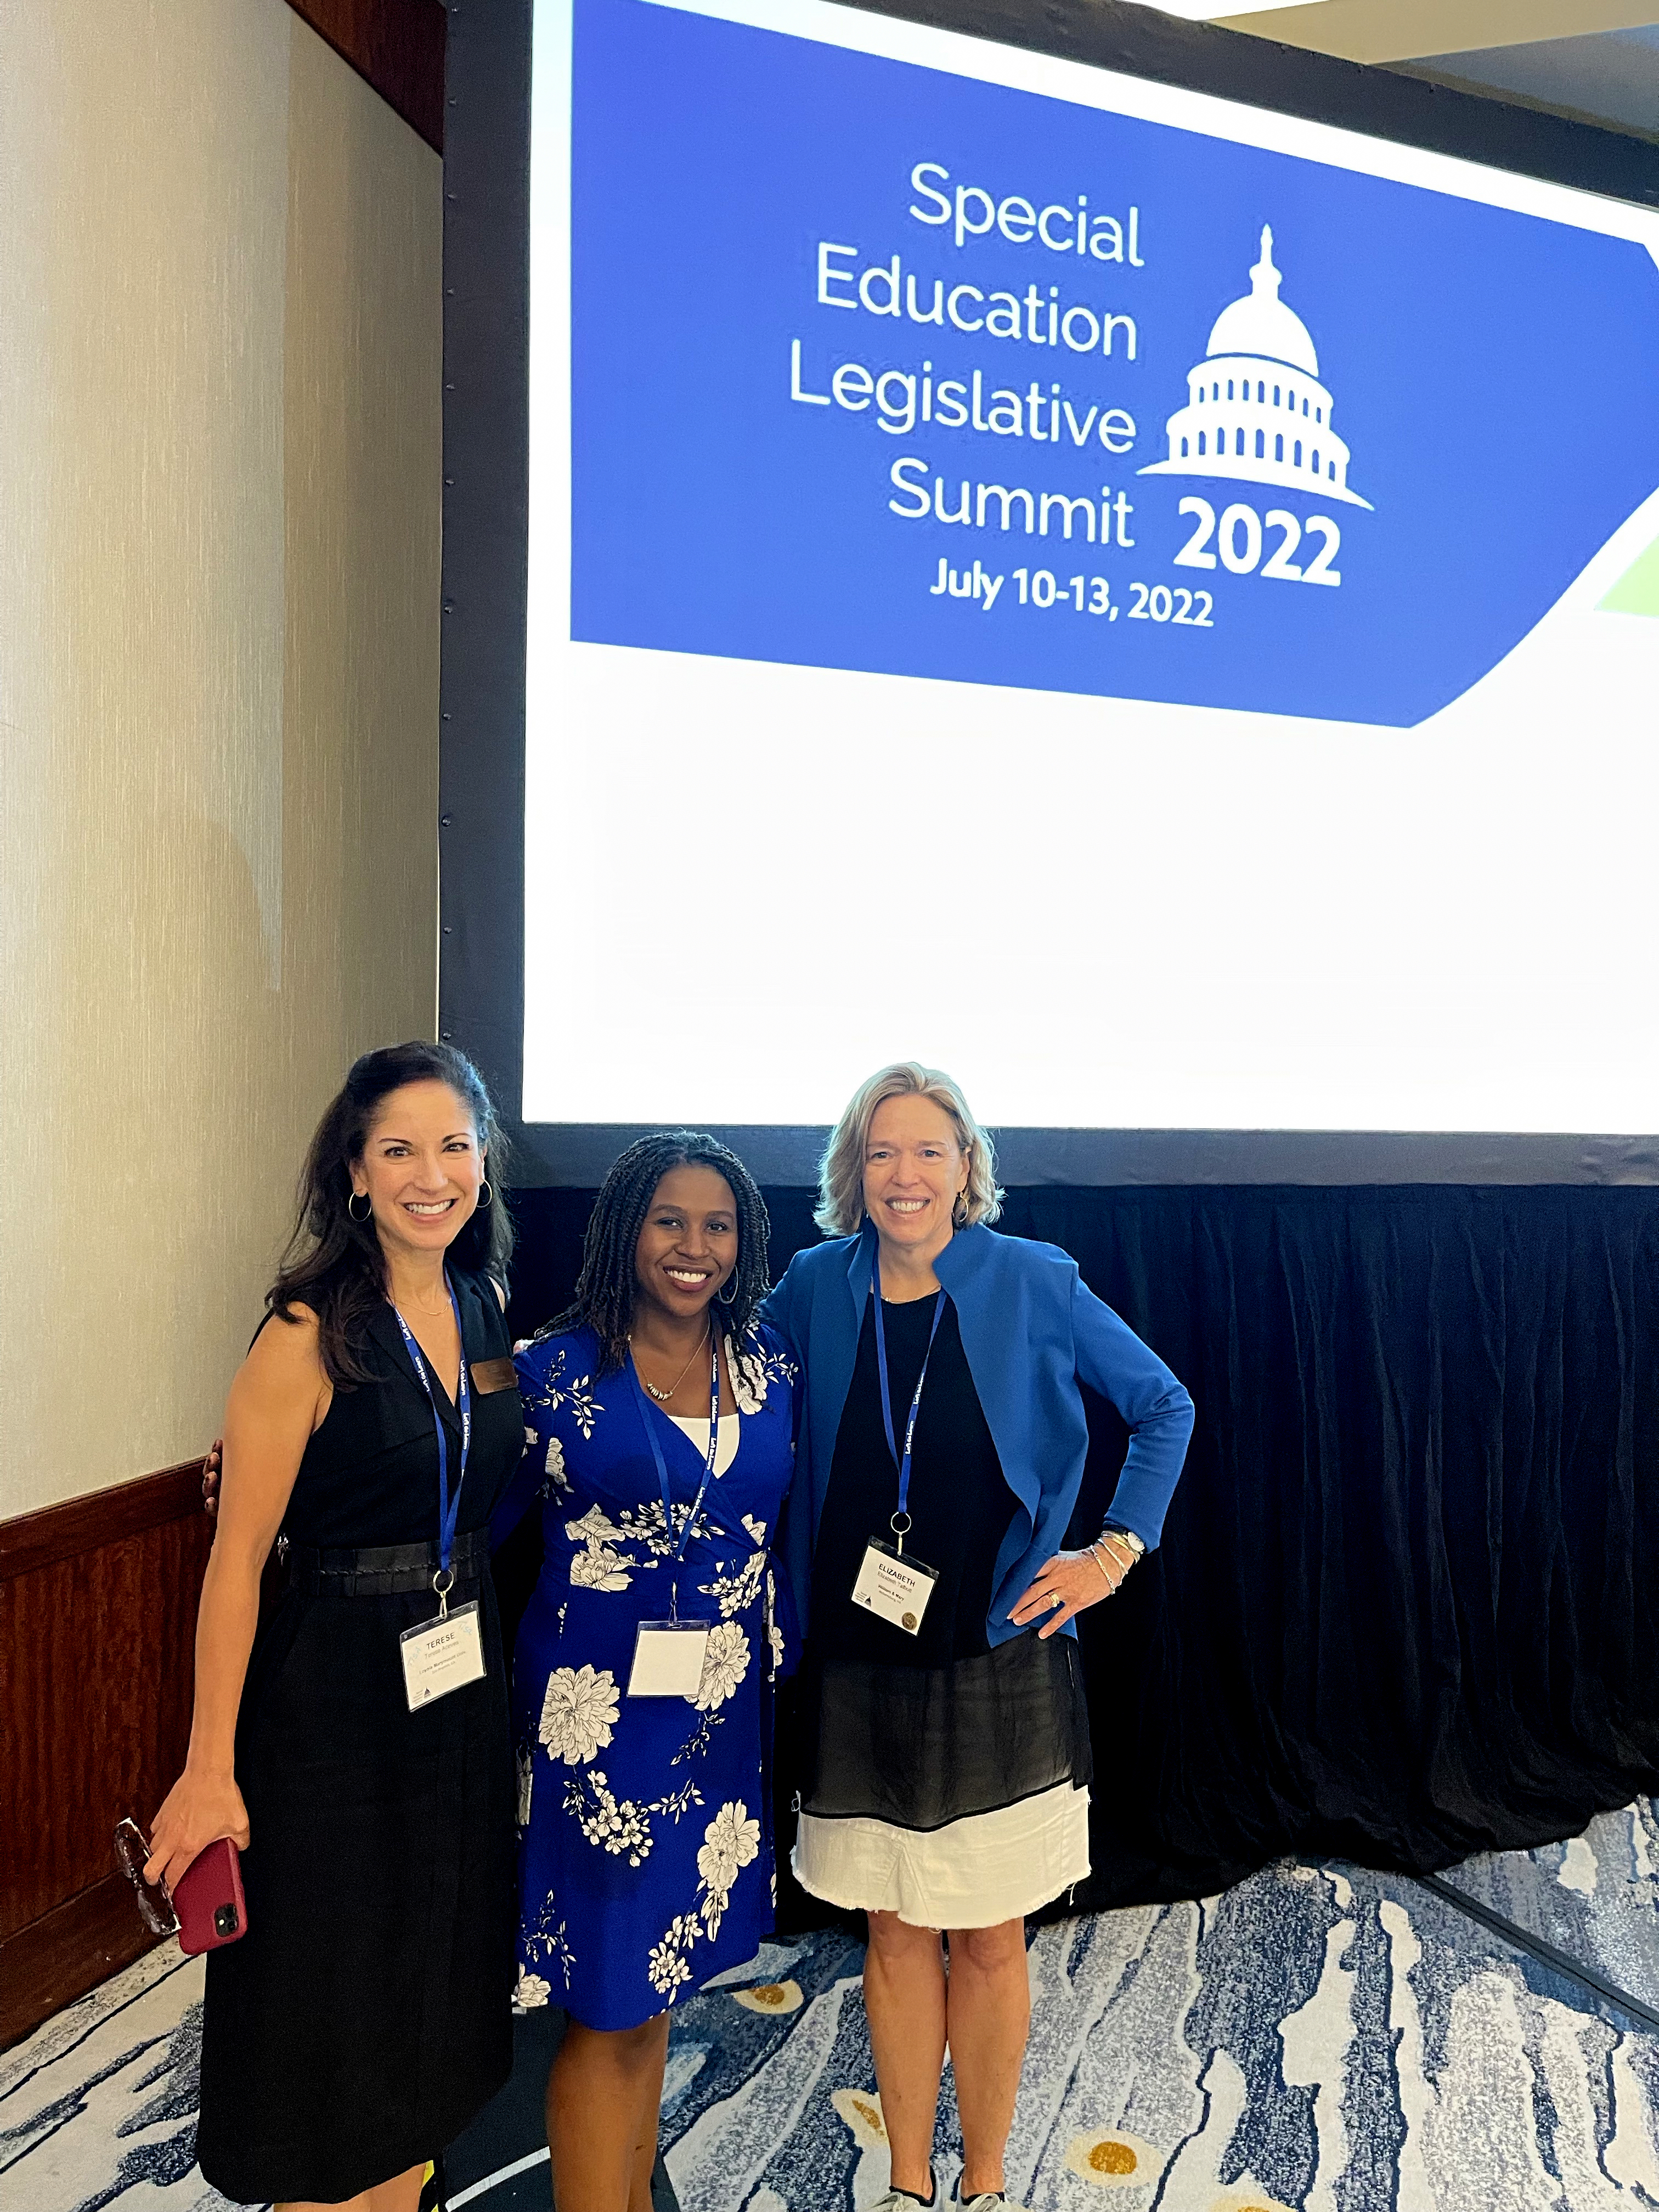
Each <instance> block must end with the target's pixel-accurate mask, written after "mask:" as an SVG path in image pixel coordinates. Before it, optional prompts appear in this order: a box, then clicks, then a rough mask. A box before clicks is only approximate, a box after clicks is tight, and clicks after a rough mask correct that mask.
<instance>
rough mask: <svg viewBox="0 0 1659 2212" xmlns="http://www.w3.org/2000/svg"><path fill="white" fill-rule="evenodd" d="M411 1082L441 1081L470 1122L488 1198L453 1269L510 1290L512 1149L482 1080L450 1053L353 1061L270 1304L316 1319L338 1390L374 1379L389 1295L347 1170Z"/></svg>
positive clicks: (418, 1042)
mask: <svg viewBox="0 0 1659 2212" xmlns="http://www.w3.org/2000/svg"><path fill="white" fill-rule="evenodd" d="M409 1083H445V1084H447V1085H448V1086H449V1088H450V1089H451V1090H452V1091H453V1092H454V1093H455V1096H456V1097H458V1098H459V1100H460V1101H461V1102H462V1103H463V1104H464V1105H465V1107H466V1109H467V1110H468V1112H469V1113H470V1114H471V1116H472V1127H473V1129H474V1131H475V1133H476V1134H477V1139H478V1144H479V1146H480V1149H481V1150H483V1151H484V1152H487V1153H488V1155H489V1158H488V1159H487V1161H486V1163H485V1166H486V1170H487V1173H488V1176H489V1188H490V1191H491V1193H492V1200H491V1202H490V1203H489V1205H486V1206H478V1207H477V1208H475V1209H474V1211H473V1212H472V1213H471V1214H470V1215H469V1216H468V1218H467V1219H466V1220H465V1222H464V1223H463V1224H462V1225H461V1227H460V1229H459V1231H457V1233H456V1237H455V1241H454V1242H453V1244H451V1246H450V1247H449V1253H448V1258H449V1261H450V1263H451V1264H452V1265H453V1266H454V1267H456V1268H457V1269H459V1270H460V1271H461V1272H463V1273H468V1274H485V1275H489V1276H490V1277H491V1278H492V1279H494V1280H495V1282H497V1283H499V1284H500V1285H501V1288H502V1289H503V1290H505V1289H506V1288H507V1262H508V1261H509V1260H510V1259H511V1258H512V1256H513V1221H512V1217H511V1216H510V1215H509V1213H508V1212H507V1202H506V1200H505V1197H504V1196H503V1182H504V1177H505V1170H506V1167H507V1139H506V1137H505V1136H504V1134H503V1133H502V1131H501V1125H500V1123H499V1122H498V1121H496V1119H495V1107H494V1106H493V1105H492V1104H491V1103H490V1098H489V1091H486V1090H485V1088H484V1085H483V1077H482V1076H481V1075H480V1074H479V1073H478V1071H477V1068H476V1067H474V1066H473V1065H472V1063H471V1060H468V1059H467V1057H466V1055H465V1054H464V1053H459V1052H457V1051H456V1050H455V1048H454V1047H453V1045H447V1044H428V1042H426V1041H425V1040H424V1039H423V1038H418V1037H417V1038H416V1039H415V1040H414V1041H413V1042H411V1043H409V1044H391V1045H385V1046H382V1048H380V1050H379V1051H378V1052H366V1053H364V1054H363V1055H362V1058H361V1059H360V1060H354V1061H353V1063H352V1066H351V1071H350V1073H349V1074H348V1076H347V1077H346V1079H345V1081H344V1083H343V1085H341V1087H340V1089H339V1091H337V1094H336V1095H335V1097H333V1098H332V1099H331V1100H330V1102H329V1103H328V1106H327V1107H326V1109H325V1111H324V1114H323V1118H322V1120H321V1121H319V1123H318V1124H317V1133H316V1134H315V1135H314V1136H313V1138H312V1140H311V1145H310V1148H309V1150H308V1151H307V1153H306V1160H305V1165H304V1167H303V1168H301V1170H300V1190H299V1206H298V1212H297V1215H296V1218H295V1224H294V1229H293V1233H292V1234H291V1235H290V1237H289V1241H288V1248H287V1249H286V1250H285V1251H284V1253H283V1257H282V1261H281V1262H280V1264H279V1265H278V1267H277V1270H276V1281H275V1282H274V1283H273V1284H272V1285H271V1286H270V1290H268V1291H266V1293H265V1305H266V1307H267V1309H268V1310H269V1311H270V1313H272V1314H274V1315H275V1316H276V1318H277V1319H278V1320H279V1321H286V1322H291V1321H293V1320H294V1318H295V1314H294V1308H295V1305H296V1304H304V1305H307V1306H308V1307H310V1309H311V1310H312V1311H313V1313H314V1314H315V1315H316V1316H317V1349H318V1352H319V1356H320V1358H321V1359H322V1363H323V1371H324V1373H325V1375H326V1376H328V1379H329V1381H330V1382H331V1383H333V1384H334V1386H335V1388H336V1389H348V1390H349V1389H350V1388H351V1387H352V1385H353V1384H354V1383H367V1382H369V1381H371V1380H372V1379H373V1377H372V1376H371V1374H370V1372H369V1370H368V1367H366V1366H365V1364H363V1357H362V1355H363V1352H364V1350H365V1348H366V1344H367V1334H368V1317H369V1315H370V1314H371V1313H372V1311H373V1310H374V1308H375V1307H376V1306H377V1305H379V1304H380V1301H381V1300H382V1299H383V1298H384V1297H386V1255H385V1254H384V1253H383V1252H382V1251H381V1249H380V1237H378V1236H377V1234H376V1233H375V1229H374V1217H373V1216H372V1215H371V1216H370V1217H369V1218H368V1220H366V1221H359V1220H357V1219H356V1218H354V1216H353V1214H352V1212H351V1207H350V1200H351V1170H352V1168H353V1167H354V1166H355V1165H356V1163H357V1162H358V1161H359V1160H361V1159H362V1156H363V1147H364V1146H365V1145H366V1144H367V1143H368V1133H369V1131H370V1129H371V1128H372V1127H373V1126H374V1115H375V1109H377V1108H378V1107H379V1105H380V1101H381V1100H382V1099H383V1098H386V1097H390V1095H391V1094H392V1091H401V1090H402V1089H403V1087H404V1085H405V1084H409Z"/></svg>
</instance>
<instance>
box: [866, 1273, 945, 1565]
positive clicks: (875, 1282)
mask: <svg viewBox="0 0 1659 2212" xmlns="http://www.w3.org/2000/svg"><path fill="white" fill-rule="evenodd" d="M871 1276H872V1288H873V1290H874V1291H875V1294H876V1365H877V1367H878V1369H879V1370H880V1372H881V1425H882V1426H883V1427H884V1429H885V1430H886V1431H887V1449H888V1450H889V1451H890V1452H891V1454H892V1455H893V1464H894V1466H895V1467H896V1468H897V1469H898V1479H899V1488H898V1510H897V1512H896V1513H895V1514H894V1516H893V1518H892V1521H891V1522H890V1527H891V1528H892V1530H893V1533H894V1534H895V1535H896V1537H897V1538H898V1540H899V1549H900V1551H901V1552H902V1550H903V1549H904V1539H905V1537H906V1536H907V1535H908V1533H909V1529H910V1447H911V1445H912V1444H913V1443H915V1436H916V1415H917V1414H918V1413H920V1412H921V1386H922V1384H923V1383H925V1382H926V1381H927V1363H928V1361H929V1360H930V1359H931V1358H933V1339H934V1338H935V1337H936V1336H937V1335H938V1334H939V1322H941V1321H942V1320H943V1319H944V1316H945V1293H944V1291H940V1292H939V1296H938V1297H936V1298H935V1299H934V1301H933V1327H932V1328H930V1329H929V1330H928V1332H927V1351H926V1352H923V1353H922V1355H921V1374H920V1375H918V1376H917V1377H916V1395H915V1397H914V1398H912V1399H911V1401H910V1418H909V1419H908V1421H907V1422H906V1423H905V1425H904V1455H903V1457H902V1458H901V1457H900V1456H899V1448H898V1444H897V1442H896V1439H895V1437H894V1435H893V1406H892V1400H891V1397H890V1394H889V1391H888V1388H887V1331H886V1328H885V1327H884V1325H883V1322H882V1318H881V1255H880V1253H879V1252H878V1253H876V1254H874V1255H873V1256H872V1263H871ZM901 1520H902V1522H904V1526H903V1528H900V1527H899V1522H900V1521H901Z"/></svg>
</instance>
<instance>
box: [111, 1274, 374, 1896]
mask: <svg viewBox="0 0 1659 2212" xmlns="http://www.w3.org/2000/svg"><path fill="white" fill-rule="evenodd" d="M298 1315H299V1317H298V1318H297V1319H296V1320H295V1321H294V1322H282V1321H272V1322H269V1323H268V1324H267V1325H266V1327H265V1328H263V1329H261V1331H260V1332H259V1334H258V1338H257V1339H256V1340H255V1341H254V1344H253V1346H252V1350H251V1351H250V1352H249V1353H248V1356H247V1358H246V1359H245V1360H244V1361H243V1362H242V1364H241V1367H240V1370H238V1373H237V1376H236V1380H235V1381H234V1383H232V1384H231V1386H230V1399H229V1402H228V1405H227V1407H226V1408H225V1443H224V1477H223V1489H222V1496H221V1499H220V1504H219V1514H218V1522H219V1526H218V1530H217V1533H216V1535H215V1538H214V1543H213V1553H212V1556H211V1558H210V1559H209V1561H208V1569H207V1574H206V1576H205V1577H204V1580H203V1583H202V1606H201V1612H200V1613H199V1615H198V1617H197V1624H196V1705H195V1713H194V1717H193V1718H192V1720H191V1731H190V1753H189V1756H188V1757H187V1758H186V1759H185V1771H184V1772H183V1773H182V1774H181V1775H180V1776H179V1779H178V1781H177V1782H175V1783H174V1784H173V1788H172V1789H171V1790H169V1791H168V1792H167V1797H166V1799H165V1801H164V1802H163V1804H162V1806H161V1811H160V1812H159V1813H158V1814H156V1816H155V1829H154V1832H153V1833H152V1837H151V1845H150V1858H149V1865H148V1866H147V1867H146V1869H145V1870H144V1871H145V1875H146V1878H147V1879H149V1880H150V1881H155V1880H157V1879H160V1880H161V1881H166V1882H167V1884H168V1886H169V1887H171V1886H172V1884H173V1882H175V1881H177V1880H178V1878H179V1875H182V1874H183V1873H184V1871H185V1869H186V1868H187V1867H188V1866H189V1864H190V1863H191V1860H192V1859H194V1858H195V1857H197V1854H198V1853H200V1852H202V1851H204V1850H206V1848H207V1846H208V1845H209V1844H210V1843H213V1842H215V1841H216V1839H217V1838H219V1837H221V1836H229V1837H230V1838H233V1840H234V1842H235V1843H236V1844H237V1845H238V1847H239V1848H240V1847H242V1846H245V1845H246V1843H247V1840H248V1825H247V1810H246V1807H245V1806H244V1804H243V1802H242V1795H241V1791H240V1790H239V1789H238V1788H237V1786H236V1773H235V1764H236V1760H235V1747H236V1715H237V1711H238V1710H239V1708H240V1705H241V1702H242V1684H243V1680H244V1679H245V1677H246V1674H247V1662H248V1654H249V1652H250V1651H251V1650H252V1648H253V1632H254V1629H255V1627H256V1626H258V1618H259V1576H260V1573H261V1571H262V1570H263V1569H264V1563H265V1560H266V1559H267V1557H268V1556H269V1554H270V1547H271V1546H272V1544H274V1543H275V1542H276V1532H277V1530H278V1529H279V1528H281V1527H282V1524H283V1514H284V1513H285V1512H286V1511H287V1510H288V1501H289V1496H290V1495H291V1493H292V1492H293V1489H294V1480H295V1476H296V1475H297V1474H298V1473H299V1471H300V1462H301V1458H302V1457H303V1456H304V1454H305V1448H306V1444H307V1440H308V1439H309V1437H310V1436H311V1433H312V1431H313V1429H314V1428H315V1427H316V1426H317V1425H318V1423H319V1421H320V1420H321V1419H322V1417H323V1415H324V1413H325V1412H326V1411H327V1409H328V1401H329V1398H330V1396H331V1389H330V1385H329V1383H328V1379H327V1377H326V1376H325V1374H324V1372H323V1369H322V1363H321V1361H320V1360H319V1357H318V1352H317V1323H316V1320H315V1317H314V1316H313V1315H311V1314H309V1313H307V1312H305V1311H304V1310H303V1309H299V1310H298Z"/></svg>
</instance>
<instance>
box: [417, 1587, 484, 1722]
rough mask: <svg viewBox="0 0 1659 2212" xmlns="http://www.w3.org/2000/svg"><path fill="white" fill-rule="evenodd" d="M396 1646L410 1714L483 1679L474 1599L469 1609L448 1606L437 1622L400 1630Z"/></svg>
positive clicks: (481, 1646) (427, 1621) (480, 1634)
mask: <svg viewBox="0 0 1659 2212" xmlns="http://www.w3.org/2000/svg"><path fill="white" fill-rule="evenodd" d="M398 1650H399V1651H400V1652H401V1654H402V1656H403V1662H404V1689H405V1691H406V1692H408V1695H409V1710H410V1712H411V1713H414V1712H418V1711H420V1709H421V1707H422V1705H431V1704H432V1702H433V1700H434V1699H437V1698H447V1696H448V1695H449V1693H450V1692H451V1691H452V1690H459V1689H462V1688H464V1687H465V1685H466V1684H467V1683H468V1682H482V1681H483V1678H484V1674H485V1668H484V1655H483V1630H482V1628H481V1627H480V1626H479V1614H478V1603H477V1599H476V1598H475V1599H474V1600H473V1601H472V1602H471V1605H453V1606H451V1607H450V1608H449V1611H448V1612H447V1613H445V1615H444V1616H443V1618H442V1620H423V1621H422V1623H421V1625H420V1626H419V1627H418V1628H406V1629H404V1632H403V1634H402V1635H401V1636H400V1637H399V1638H398Z"/></svg>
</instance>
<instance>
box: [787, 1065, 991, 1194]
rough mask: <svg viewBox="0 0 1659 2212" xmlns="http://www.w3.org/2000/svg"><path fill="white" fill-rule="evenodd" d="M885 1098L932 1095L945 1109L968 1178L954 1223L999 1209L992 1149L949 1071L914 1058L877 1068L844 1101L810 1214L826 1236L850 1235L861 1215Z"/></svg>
mask: <svg viewBox="0 0 1659 2212" xmlns="http://www.w3.org/2000/svg"><path fill="white" fill-rule="evenodd" d="M889 1098H931V1099H932V1100H933V1103H934V1104H935V1105H936V1106H939V1107H942V1108H943V1109H944V1111H945V1115H946V1118H947V1119H948V1120H949V1121H950V1123H951V1127H952V1128H953V1129H954V1130H955V1132H956V1139H957V1144H958V1145H959V1146H961V1147H962V1150H963V1152H964V1153H965V1154H966V1155H967V1158H968V1182H967V1187H966V1188H965V1189H964V1190H963V1194H962V1195H963V1203H962V1206H961V1208H960V1210H959V1212H958V1216H957V1228H958V1229H966V1228H969V1227H971V1226H972V1225H973V1224H974V1223H975V1222H978V1221H983V1222H992V1221H994V1220H995V1219H996V1218H997V1216H998V1214H1000V1212H1001V1211H1002V1193H1001V1191H1000V1190H999V1189H998V1188H997V1159H996V1150H995V1147H994V1146H993V1144H992V1142H991V1139H990V1138H989V1136H988V1135H987V1133H986V1132H985V1131H984V1130H983V1129H981V1127H980V1126H979V1123H978V1122H977V1121H975V1119H974V1117H973V1115H972V1114H971V1113H970V1112H969V1109H968V1101H967V1100H966V1099H965V1098H964V1097H963V1095H962V1092H961V1091H959V1090H958V1088H957V1085H956V1084H955V1083H953V1082H952V1081H951V1078H950V1077H949V1076H948V1075H945V1074H942V1073H940V1071H939V1069H938V1068H937V1067H923V1066H920V1065H919V1064H918V1063H917V1062H916V1061H915V1060H896V1061H895V1062H894V1064H893V1065H892V1066H890V1067H883V1068H878V1070H877V1071H876V1073H874V1074H873V1075H872V1076H871V1077H870V1079H868V1081H867V1082H864V1083H861V1084H860V1085H859V1087H858V1089H857V1090H856V1091H854V1093H853V1095H852V1097H851V1098H849V1099H848V1102H847V1106H846V1109H845V1111H844V1112H843V1113H842V1117H841V1119H840V1121H837V1122H836V1127H835V1131H834V1133H833V1134H832V1135H831V1137H830V1139H829V1143H828V1144H827V1145H826V1146H824V1148H823V1158H822V1159H821V1160H820V1161H819V1162H818V1203H817V1211H816V1212H815V1213H814V1214H813V1217H812V1218H813V1219H814V1220H815V1221H816V1222H817V1225H818V1227H819V1228H820V1229H821V1230H823V1233H824V1235H825V1236H826V1237H851V1236H853V1235H854V1234H855V1233H856V1232H857V1231H858V1229H859V1227H860V1224H861V1223H862V1222H863V1219H864V1154H865V1148H866V1146H867V1145H868V1143H869V1141H870V1124H871V1122H872V1121H874V1119H875V1117H876V1109H877V1107H878V1106H879V1105H881V1104H882V1103H884V1101H885V1100H887V1099H889Z"/></svg>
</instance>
